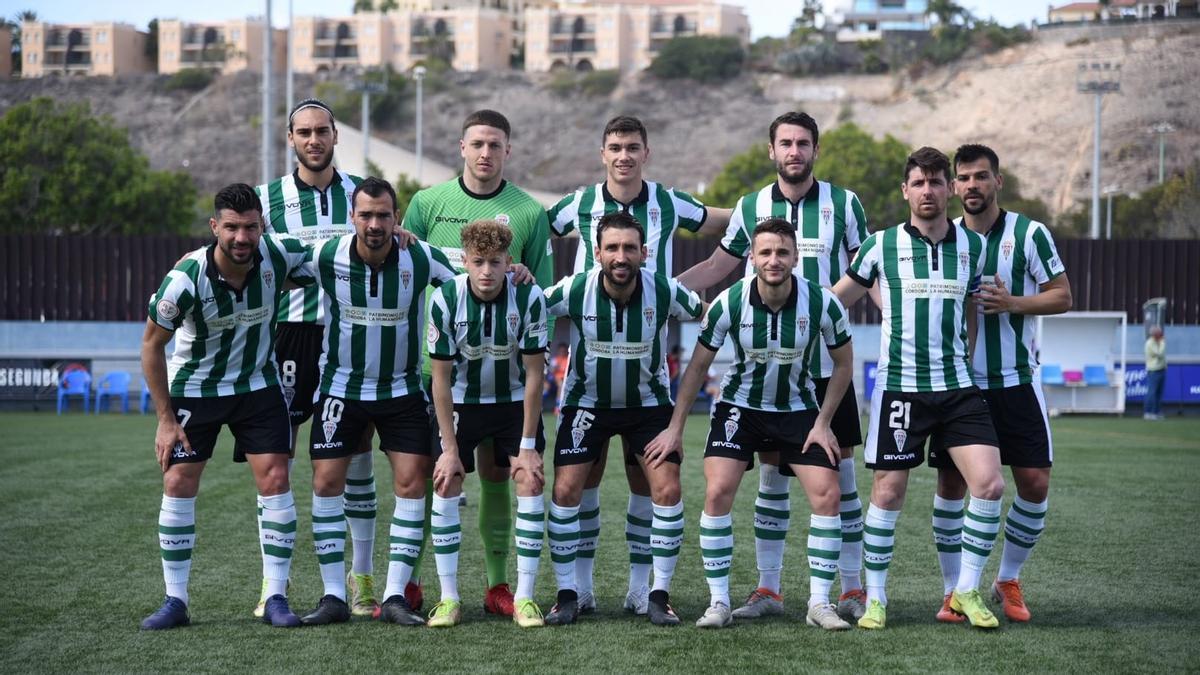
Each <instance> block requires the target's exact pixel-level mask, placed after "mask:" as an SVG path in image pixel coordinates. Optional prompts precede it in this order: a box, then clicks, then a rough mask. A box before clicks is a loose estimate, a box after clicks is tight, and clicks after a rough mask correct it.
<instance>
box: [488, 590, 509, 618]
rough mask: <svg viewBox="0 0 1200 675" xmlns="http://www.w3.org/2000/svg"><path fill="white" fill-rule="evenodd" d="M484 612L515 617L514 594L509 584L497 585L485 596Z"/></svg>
mask: <svg viewBox="0 0 1200 675" xmlns="http://www.w3.org/2000/svg"><path fill="white" fill-rule="evenodd" d="M483 611H485V612H487V613H488V614H499V615H501V616H512V615H513V594H512V590H511V589H510V588H509V587H508V584H496V585H495V586H492V587H491V588H489V589H488V591H487V595H485V596H483Z"/></svg>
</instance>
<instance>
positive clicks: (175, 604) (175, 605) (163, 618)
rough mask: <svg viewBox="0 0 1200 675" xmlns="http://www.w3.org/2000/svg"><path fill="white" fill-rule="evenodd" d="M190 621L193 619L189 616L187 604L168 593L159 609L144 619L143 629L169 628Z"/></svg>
mask: <svg viewBox="0 0 1200 675" xmlns="http://www.w3.org/2000/svg"><path fill="white" fill-rule="evenodd" d="M189 623H191V619H190V618H189V617H188V611H187V604H186V603H184V601H182V600H180V599H179V598H176V597H172V596H170V595H168V596H167V597H166V599H164V600H163V604H162V607H159V608H158V611H156V612H154V613H153V614H151V615H150V616H148V617H146V618H145V619H143V620H142V630H167V629H170V628H178V627H180V626H186V625H188V624H189Z"/></svg>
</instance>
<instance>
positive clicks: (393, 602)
mask: <svg viewBox="0 0 1200 675" xmlns="http://www.w3.org/2000/svg"><path fill="white" fill-rule="evenodd" d="M379 620H380V621H382V622H384V623H398V624H400V625H401V626H424V625H425V619H422V618H421V615H420V614H417V613H416V612H414V611H412V608H411V607H409V606H408V601H407V600H405V599H404V596H403V595H401V594H396V595H393V596H392V597H390V598H388V599H387V600H384V601H383V605H382V607H380V609H379Z"/></svg>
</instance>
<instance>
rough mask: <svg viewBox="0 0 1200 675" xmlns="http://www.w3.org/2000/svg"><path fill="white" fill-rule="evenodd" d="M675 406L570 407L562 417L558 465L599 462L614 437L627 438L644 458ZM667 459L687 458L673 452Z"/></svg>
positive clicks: (556, 444)
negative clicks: (650, 443) (649, 444)
mask: <svg viewBox="0 0 1200 675" xmlns="http://www.w3.org/2000/svg"><path fill="white" fill-rule="evenodd" d="M672 409H673V408H672V406H669V405H656V406H650V407H647V408H578V407H575V406H566V407H564V408H563V409H562V413H561V414H560V415H559V418H558V434H557V436H556V438H555V439H554V465H555V466H560V465H564V464H587V463H591V462H595V461H597V460H599V459H600V453H601V452H602V451H603V450H604V449H605V448H606V447H608V446H607V443H608V439H610V438H612V437H613V436H621V437H623V438H624V439H625V442H626V443H627V444H628V450H629V452H630V453H631V454H633V455H634V456H638V457H640V456H641V455H643V454H644V453H645V451H646V444H648V443H649V442H650V441H652V440H654V437H655V436H657V435H658V434H659V433H660V432H661V431H662V430H663V429H666V428H667V425H669V424H670V423H671V412H672ZM667 461H668V462H673V463H675V464H679V463H681V462H682V461H683V458H682V457H680V456H679V453H677V452H673V453H671V454H670V455H669V456H668V457H667Z"/></svg>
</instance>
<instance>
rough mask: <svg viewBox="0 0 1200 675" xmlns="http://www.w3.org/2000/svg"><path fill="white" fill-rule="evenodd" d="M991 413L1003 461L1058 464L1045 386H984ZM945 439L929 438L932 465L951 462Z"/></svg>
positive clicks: (1047, 465)
mask: <svg viewBox="0 0 1200 675" xmlns="http://www.w3.org/2000/svg"><path fill="white" fill-rule="evenodd" d="M983 398H984V400H986V401H987V404H988V412H989V413H990V414H991V416H992V426H993V427H995V429H996V438H998V439H999V440H1000V461H1001V462H1002V463H1003V464H1006V465H1008V466H1023V467H1030V468H1045V467H1049V466H1051V465H1052V464H1053V463H1054V444H1053V442H1052V441H1051V440H1050V420H1049V419H1048V418H1047V417H1046V403H1045V401H1043V400H1042V389H1041V387H1040V386H1038V385H1035V384H1018V385H1016V386H1013V387H1004V388H1003V389H984V390H983ZM945 448H946V445H945V442H944V441H943V440H942V439H941V438H940V437H939V436H938V435H934V436H933V438H931V439H930V441H929V466H932V467H934V468H938V469H940V468H943V467H948V466H950V465H951V463H950V458H949V457H948V456H947V455H946V452H945Z"/></svg>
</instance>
